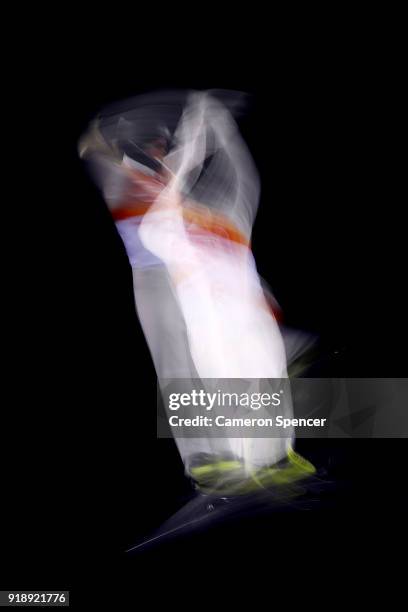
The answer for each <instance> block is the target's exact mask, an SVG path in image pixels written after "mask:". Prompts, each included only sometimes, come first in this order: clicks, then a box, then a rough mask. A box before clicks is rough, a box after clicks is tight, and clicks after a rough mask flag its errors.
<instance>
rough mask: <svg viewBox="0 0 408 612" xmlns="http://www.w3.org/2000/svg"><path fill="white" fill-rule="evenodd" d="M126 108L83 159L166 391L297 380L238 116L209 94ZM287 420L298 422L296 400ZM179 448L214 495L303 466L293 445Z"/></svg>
mask: <svg viewBox="0 0 408 612" xmlns="http://www.w3.org/2000/svg"><path fill="white" fill-rule="evenodd" d="M233 100H234V96H233V95H232V94H231V93H229V97H228V104H231V101H233ZM127 105H128V108H124V107H114V108H112V109H108V111H107V112H105V113H103V114H101V115H100V116H99V117H98V118H97V119H96V121H95V122H94V124H93V125H92V126H91V127H90V129H89V131H88V133H87V134H86V135H85V136H84V137H83V138H82V140H81V142H80V153H81V155H82V156H83V157H86V158H88V159H90V160H91V162H92V168H93V171H94V175H95V178H96V181H97V182H98V184H99V185H100V187H101V188H102V191H103V194H104V197H105V200H106V202H107V204H108V206H109V208H110V210H111V212H112V215H113V217H114V219H115V222H116V226H117V229H118V231H119V233H120V235H121V237H122V239H123V242H124V244H125V247H126V250H127V253H128V256H129V261H130V263H131V266H132V271H133V280H134V290H135V299H136V307H137V311H138V315H139V318H140V321H141V325H142V328H143V330H144V333H145V336H146V339H147V342H148V345H149V348H150V351H151V354H152V357H153V361H154V364H155V368H156V372H157V376H158V378H159V381H160V380H161V379H174V378H180V379H194V378H200V379H237V378H239V379H251V385H252V386H251V392H256V390H257V382H256V379H283V378H287V376H288V374H287V354H286V353H285V346H284V342H283V339H282V335H281V332H280V329H279V326H278V322H277V317H276V315H277V314H278V313H279V308H278V306H277V304H276V302H275V300H274V298H273V296H272V295H271V294H270V293H269V292H267V291H266V290H265V289H264V288H263V287H262V285H261V281H260V278H259V276H258V274H257V270H256V265H255V261H254V258H253V255H252V252H251V248H250V239H251V231H252V226H253V222H254V219H255V215H256V210H257V205H258V198H259V179H258V174H257V172H256V168H255V166H254V163H253V161H252V158H251V156H250V154H249V151H248V149H247V147H246V145H245V143H244V141H243V140H242V138H241V136H240V134H239V132H238V129H237V126H236V124H235V122H234V120H233V118H232V115H231V113H230V112H229V110H228V109H227V106H226V105H224V104H223V103H222V102H221V101H220V100H219V99H218V96H217V95H213V94H211V93H210V92H190V93H187V94H176V93H171V92H170V93H164V94H161V95H160V94H155V95H152V96H150V97H149V96H143V97H139V98H136V99H134V100H133V101H130V102H129V103H128V104H127ZM281 413H282V414H285V415H288V416H291V414H292V405H291V398H290V394H289V395H287V396H286V397H285V400H284V405H283V406H282V407H281ZM292 435H293V432H292ZM176 442H177V445H178V448H179V451H180V454H181V456H182V459H183V461H184V464H185V466H186V471H187V472H188V473H189V474H190V475H192V476H193V477H194V478H195V480H196V481H198V482H199V481H200V478H199V476H200V474H202V473H205V474H209V473H211V474H212V485H213V486H214V488H215V490H217V489H219V490H221V489H222V488H225V486H226V485H227V484H228V483H230V482H231V481H232V480H234V482H235V483H236V481H237V480H241V481H244V480H245V481H246V480H247V479H248V478H249V477H250V476H251V475H254V474H255V475H256V474H258V476H255V478H254V482H256V483H257V485H260V484H262V482H263V481H262V470H264V471H265V469H269V467H270V466H273V465H275V464H276V463H277V462H279V461H280V460H281V459H282V458H284V457H286V456H287V454H288V453H289V457H292V459H294V458H295V454H294V452H293V450H292V448H291V442H292V440H291V436H289V437H285V438H253V439H246V438H235V437H230V438H216V437H211V435H208V436H207V437H206V438H199V439H198V438H195V439H192V438H177V439H176ZM203 464H204V465H207V466H211V465H212V466H216V465H217V466H218V468H214V469H211V467H208V468H206V469H204V471H203V469H202V468H203ZM221 464H222V465H223V466H224V468H225V469H221V468H220V466H221ZM303 467H304V469H305V470H306V471H308V470H309V471H310V470H311V469H312V468H311V466H310V464H307V462H305V463H304V466H303ZM200 470H201V471H200ZM264 476H265V474H264V473H263V477H264Z"/></svg>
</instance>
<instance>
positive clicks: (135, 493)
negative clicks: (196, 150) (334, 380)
mask: <svg viewBox="0 0 408 612" xmlns="http://www.w3.org/2000/svg"><path fill="white" fill-rule="evenodd" d="M366 30H367V28H365V29H364V32H362V31H361V30H358V31H357V32H354V33H353V34H350V32H348V33H347V35H346V34H345V33H344V32H343V33H341V32H340V33H339V34H338V35H337V37H336V38H334V39H332V32H331V31H328V32H326V34H325V35H322V37H321V38H318V39H316V37H314V36H312V35H310V36H309V35H308V34H307V33H305V32H304V33H303V34H304V36H303V38H301V39H297V37H296V36H294V37H293V38H286V37H283V38H284V40H283V41H282V42H279V44H277V43H276V41H275V40H268V39H266V40H264V43H265V44H264V45H263V47H262V49H259V48H258V47H253V46H252V44H251V43H250V41H249V39H246V38H240V37H238V38H237V39H236V40H234V41H233V42H231V43H230V42H228V44H225V45H220V46H218V45H216V44H215V43H214V46H213V47H212V48H211V53H210V52H209V51H208V48H204V52H202V51H203V49H202V45H200V44H199V43H197V41H196V42H195V45H194V41H192V40H189V41H187V40H183V41H182V44H181V45H180V47H177V48H175V47H173V46H172V45H173V43H174V40H173V37H172V36H170V35H168V36H167V37H166V36H164V37H163V35H161V36H158V35H157V36H156V35H155V34H154V32H153V33H152V32H150V36H151V37H152V38H149V37H147V44H148V47H147V48H146V46H145V41H144V39H143V44H142V39H141V38H140V36H139V35H138V36H137V37H136V39H135V41H134V42H133V39H131V41H130V44H129V40H128V39H127V43H128V45H127V46H124V45H122V37H121V35H120V33H119V35H118V37H117V39H116V38H115V43H113V42H112V40H111V39H110V37H109V36H108V35H107V32H99V37H97V41H96V42H94V41H92V43H91V42H90V41H89V40H88V39H87V38H86V36H84V32H83V31H82V30H81V31H79V32H77V35H78V38H79V39H80V41H81V44H79V47H80V48H79V50H78V49H76V52H71V51H69V52H67V53H66V54H65V55H64V56H60V55H58V58H54V60H55V59H57V60H58V61H56V62H55V64H52V62H50V58H49V53H50V50H49V49H48V51H47V53H46V54H45V55H44V56H43V57H44V58H47V61H46V66H45V67H49V68H50V70H49V71H48V72H47V76H46V77H45V76H42V77H41V78H40V77H39V74H38V72H36V73H35V74H33V75H28V74H27V81H26V82H27V83H29V85H27V86H26V96H23V106H24V107H25V108H26V112H25V113H23V114H22V117H23V118H27V115H28V116H29V118H30V120H29V121H28V122H27V121H26V122H25V123H24V121H23V127H24V131H25V139H24V141H23V142H24V144H23V142H22V143H21V147H20V149H21V158H20V160H21V161H22V160H26V161H25V162H24V163H23V164H19V168H20V170H19V173H18V182H17V191H16V193H17V194H18V197H17V198H16V197H15V198H14V199H15V200H16V202H17V204H18V203H19V202H20V200H22V204H21V205H20V207H19V206H16V207H15V209H13V210H12V213H11V214H12V221H13V223H14V225H13V227H18V228H20V227H21V224H22V225H25V229H26V230H28V231H27V234H28V235H29V238H30V240H28V241H27V242H25V241H24V242H23V240H22V238H21V237H20V240H17V241H16V238H15V233H14V234H13V236H11V235H10V237H9V238H10V242H11V243H12V244H13V245H14V247H13V250H12V251H11V252H12V253H13V257H12V258H11V263H12V264H13V266H11V269H12V273H11V276H12V280H13V287H14V289H15V295H20V294H21V296H22V297H21V298H17V299H16V304H15V305H13V313H12V314H13V316H12V318H11V319H10V329H11V331H12V339H13V342H12V346H13V351H12V352H11V353H10V360H11V361H12V363H13V365H15V368H14V373H15V378H13V379H12V390H13V392H12V394H11V396H10V402H9V409H8V410H7V412H6V416H9V417H10V424H9V425H7V426H6V427H5V430H4V434H3V437H4V442H5V444H4V449H5V460H4V463H3V470H4V476H5V490H6V491H7V494H5V495H4V499H3V504H2V508H3V511H4V520H3V521H2V522H3V525H4V532H5V537H4V538H3V542H4V547H3V551H4V560H5V567H6V570H5V573H4V576H5V578H4V587H5V588H8V587H12V588H21V589H26V588H35V589H39V588H48V589H49V588H51V587H52V588H54V589H56V588H71V590H72V592H73V593H74V594H75V593H76V594H78V593H79V591H80V590H82V591H83V593H84V594H83V597H85V598H88V597H90V596H91V591H92V589H91V586H92V585H94V586H95V588H96V587H99V588H100V587H101V586H102V585H103V586H104V588H106V589H107V591H108V595H107V597H112V601H113V599H114V597H115V595H114V593H115V592H116V589H117V588H119V586H120V587H121V588H122V587H123V585H124V584H126V585H127V586H130V588H131V589H132V588H133V586H132V585H134V580H135V576H138V584H139V587H138V588H140V577H141V576H142V571H143V575H144V573H145V572H148V573H149V574H150V576H152V577H153V578H154V577H155V576H156V575H157V585H159V584H161V580H162V579H163V576H164V575H165V574H166V573H167V572H168V571H169V567H171V568H173V569H177V568H181V567H183V568H184V570H186V569H187V567H189V568H190V569H191V568H193V569H196V570H197V574H196V577H197V580H198V587H197V588H199V590H201V588H202V583H201V577H203V576H204V574H202V572H203V570H202V569H200V567H201V566H200V562H201V561H205V564H206V567H207V570H208V569H210V570H211V572H212V574H211V575H212V577H213V578H214V575H215V574H214V572H222V571H225V570H226V568H230V567H232V568H235V569H236V570H237V571H238V570H239V571H241V570H244V568H245V566H246V563H247V562H248V560H249V559H250V560H251V563H255V564H259V563H260V559H261V558H262V559H265V558H267V559H268V561H267V564H266V567H267V568H268V567H270V565H271V564H272V565H273V568H274V571H277V570H278V568H281V569H282V568H283V569H286V570H288V568H291V567H292V566H293V564H295V565H296V567H297V569H296V572H302V571H303V570H300V569H299V567H301V568H303V567H306V566H309V565H311V566H313V563H312V562H311V557H310V555H311V551H312V550H313V551H314V552H316V550H318V551H319V555H320V556H319V561H318V562H317V564H316V565H315V566H314V567H315V568H316V570H315V572H316V575H317V576H318V575H320V572H322V571H330V567H331V563H332V562H333V560H334V559H337V558H338V556H339V555H340V553H341V552H346V553H348V554H349V563H357V562H358V561H359V560H360V559H362V555H363V554H366V553H367V552H368V553H370V551H372V550H376V547H377V545H378V542H379V540H381V541H387V542H389V541H390V540H391V541H394V542H395V539H396V538H397V539H398V540H399V539H400V537H401V531H400V520H399V517H400V516H401V513H402V508H403V498H404V488H405V487H404V471H405V466H404V463H405V455H404V451H403V443H404V441H403V440H351V441H348V442H344V441H342V442H341V441H336V440H333V441H315V442H314V443H312V442H310V441H309V442H307V443H306V441H303V443H302V441H301V442H300V443H299V450H300V451H301V452H302V453H303V454H304V455H305V456H307V457H308V458H310V459H312V460H313V461H314V462H315V463H316V464H317V465H318V466H319V467H322V468H324V469H325V470H326V472H327V473H328V480H330V481H331V482H334V487H331V488H330V491H328V492H326V493H324V494H323V495H322V499H321V500H320V502H319V501H317V502H316V503H315V509H314V510H308V511H306V512H305V511H302V510H296V509H292V510H290V511H287V512H279V513H275V514H274V513H271V515H270V516H267V517H263V518H259V517H251V516H250V515H249V516H244V517H241V518H240V519H238V520H235V521H231V522H230V523H228V524H222V525H218V526H217V525H215V526H214V527H213V528H211V529H209V530H206V531H204V532H197V533H190V534H187V535H186V536H184V537H179V538H175V539H172V540H171V541H165V542H164V543H162V544H160V545H158V546H155V547H153V548H149V549H148V550H146V551H144V552H142V553H139V554H137V555H130V556H129V555H126V554H125V552H124V551H125V550H126V549H127V548H129V547H130V546H132V545H133V544H135V543H136V542H138V541H140V539H141V538H143V537H145V536H146V535H148V534H149V533H151V532H152V531H153V530H154V529H155V528H156V527H158V526H159V525H160V524H161V522H162V521H163V520H164V519H165V518H167V517H168V516H170V515H171V514H172V512H174V511H175V510H177V508H178V507H180V506H181V505H182V502H183V500H184V499H186V497H188V495H189V492H190V489H189V484H188V482H187V481H186V479H185V478H184V475H183V466H182V464H181V461H180V459H179V457H178V454H177V451H176V449H175V446H174V445H173V444H172V443H171V441H167V440H157V439H156V430H155V426H156V421H155V419H156V416H155V390H156V386H155V385H156V380H155V372H154V368H153V365H152V361H151V358H150V355H149V352H148V349H147V345H146V343H145V340H144V337H143V334H142V332H141V329H140V325H139V323H138V320H137V317H136V314H135V312H134V303H133V295H132V285H131V272H130V268H129V266H128V263H127V258H126V254H125V252H124V248H123V246H122V244H121V241H120V239H119V237H118V235H117V234H116V231H115V228H114V225H113V222H112V221H111V219H110V216H109V213H108V211H107V210H106V208H105V205H104V202H103V200H102V198H101V196H100V195H99V193H98V192H97V190H96V188H95V187H94V186H93V184H92V182H91V181H90V179H89V178H88V176H87V174H86V171H85V168H84V167H83V165H82V163H81V162H80V160H78V158H77V150H76V147H77V141H78V138H79V136H80V135H81V133H82V131H83V130H84V129H85V128H86V126H87V124H88V122H89V121H90V120H91V119H92V117H93V116H94V115H95V114H96V113H97V112H98V110H99V109H100V108H101V107H103V106H104V105H105V104H107V103H109V102H112V101H115V100H120V99H123V98H126V97H127V96H131V95H135V94H137V93H142V92H145V91H149V90H151V89H158V88H168V87H169V88H183V89H184V88H197V89H206V88H223V89H234V90H238V91H245V92H248V93H250V94H251V103H250V105H249V108H248V113H247V116H246V117H244V118H243V119H242V121H241V129H242V133H243V135H244V137H245V139H246V141H247V143H248V145H249V147H250V149H251V152H252V154H253V156H254V158H255V161H256V164H257V166H258V169H259V172H260V176H261V181H262V195H261V202H260V207H259V212H258V216H257V219H256V223H255V227H254V234H253V250H254V253H255V257H256V260H257V263H258V269H259V272H260V274H261V275H262V276H263V277H264V278H265V279H266V280H267V281H268V282H269V284H270V285H271V287H272V289H273V292H274V294H275V295H276V297H277V299H278V301H279V303H280V304H281V306H282V308H283V312H284V314H285V319H286V321H287V323H288V324H290V325H291V326H293V327H296V328H299V329H305V330H310V331H312V332H314V333H316V334H317V335H318V336H319V338H320V343H321V346H322V349H323V353H324V354H325V355H327V356H328V359H326V360H324V361H323V362H322V363H321V366H320V370H319V372H320V373H321V375H329V376H357V377H364V376H368V377H376V376H381V377H387V376H390V377H398V376H406V364H405V347H406V339H407V338H406V336H407V334H406V324H405V319H404V303H403V285H404V265H403V264H404V246H405V242H404V241H405V238H404V226H403V222H402V217H401V207H402V205H403V199H402V197H401V195H400V192H399V185H398V182H399V180H400V178H401V165H402V164H401V154H400V151H399V145H400V140H401V135H400V129H401V125H400V110H401V107H400V105H401V102H402V101H401V73H400V67H399V63H398V57H399V47H398V39H395V40H393V41H392V43H390V41H389V40H387V41H384V39H383V38H382V36H380V35H373V36H372V37H366V34H367V31H366ZM138 34H140V32H138ZM363 34H364V35H363ZM207 35H208V33H207ZM125 38H126V37H125ZM214 39H216V40H217V42H220V41H222V33H221V32H217V34H214ZM116 40H117V41H121V42H120V44H119V42H118V43H116ZM73 46H74V47H75V45H73ZM192 49H194V53H193V52H192ZM199 49H201V51H200V52H199ZM186 56H188V59H189V60H190V61H189V62H188V61H187V59H186ZM42 67H43V68H44V66H42ZM28 100H29V102H28ZM31 126H32V127H31ZM24 167H26V168H27V173H25V172H24V171H23V169H22V168H24ZM22 210H23V211H24V212H25V213H27V214H26V215H25V216H24V219H23V220H22V218H21V216H20V215H21V211H22ZM8 233H9V232H8V231H5V234H8ZM11 233H13V232H10V234H11ZM7 237H8V236H5V238H7ZM16 243H17V245H18V246H15V245H16ZM13 296H14V293H13ZM21 329H22V330H23V331H22V332H21ZM335 350H339V351H340V353H339V355H338V356H334V355H333V352H334V351H335ZM350 551H353V554H352V555H350ZM368 556H370V555H368ZM217 575H218V574H217ZM206 580H207V579H206ZM2 582H3V581H2ZM205 584H206V585H207V586H208V583H207V582H205ZM85 585H88V586H85ZM210 585H211V583H210ZM158 588H159V587H158ZM206 588H207V587H206ZM102 599H103V598H102Z"/></svg>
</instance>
